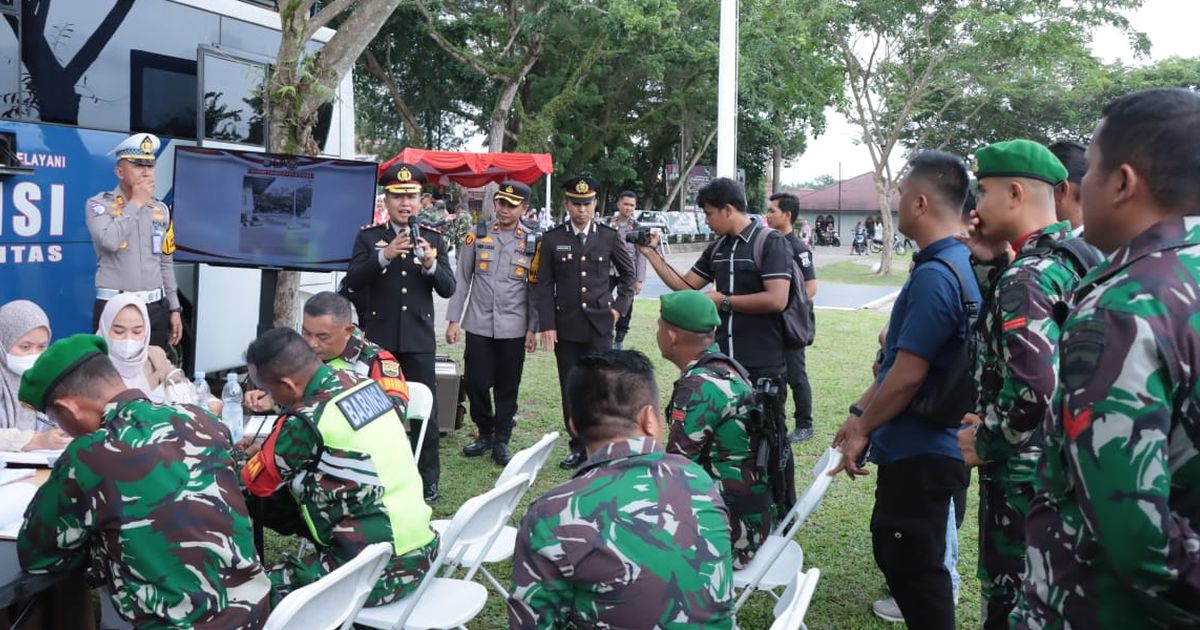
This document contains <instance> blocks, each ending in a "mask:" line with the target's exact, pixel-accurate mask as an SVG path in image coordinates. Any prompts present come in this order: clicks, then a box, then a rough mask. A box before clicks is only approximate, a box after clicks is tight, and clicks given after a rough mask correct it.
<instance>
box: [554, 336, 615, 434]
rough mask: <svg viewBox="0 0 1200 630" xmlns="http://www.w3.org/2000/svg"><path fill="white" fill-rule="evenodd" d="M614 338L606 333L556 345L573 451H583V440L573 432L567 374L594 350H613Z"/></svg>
mask: <svg viewBox="0 0 1200 630" xmlns="http://www.w3.org/2000/svg"><path fill="white" fill-rule="evenodd" d="M612 344H613V338H612V335H611V334H609V335H604V336H599V335H597V336H596V337H593V338H592V339H591V340H590V341H586V342H579V341H563V340H561V339H560V340H558V343H557V344H555V346H554V361H555V363H557V364H558V391H559V394H560V396H561V398H562V410H563V426H564V427H565V428H566V430H567V435H570V436H571V452H572V453H582V452H583V441H582V440H580V439H579V438H578V437H576V436H575V434H574V433H572V432H571V425H570V422H569V419H570V417H571V406H570V403H569V401H568V400H567V376H568V375H570V374H571V368H573V367H575V364H576V363H579V359H581V358H583V357H584V356H586V355H589V354H591V353H593V352H601V351H604V350H612Z"/></svg>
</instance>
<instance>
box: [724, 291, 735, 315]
mask: <svg viewBox="0 0 1200 630" xmlns="http://www.w3.org/2000/svg"><path fill="white" fill-rule="evenodd" d="M732 310H733V302H732V301H731V300H730V297H729V296H728V295H726V296H725V297H723V298H721V312H723V313H728V312H730V311H732Z"/></svg>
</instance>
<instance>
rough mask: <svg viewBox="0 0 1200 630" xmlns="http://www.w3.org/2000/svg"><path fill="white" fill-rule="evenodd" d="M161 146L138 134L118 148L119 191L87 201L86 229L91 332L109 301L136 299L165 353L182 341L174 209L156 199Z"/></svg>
mask: <svg viewBox="0 0 1200 630" xmlns="http://www.w3.org/2000/svg"><path fill="white" fill-rule="evenodd" d="M158 148H159V141H158V138H157V137H155V136H154V135H153V134H149V133H135V134H133V135H132V136H129V137H128V138H126V139H125V140H124V141H123V142H121V144H118V145H117V146H116V147H115V148H114V149H113V150H112V151H111V155H114V156H115V157H116V158H117V166H116V168H115V169H114V170H113V172H114V173H115V174H116V176H117V180H118V183H117V187H116V188H114V189H112V190H111V191H108V192H102V193H99V194H97V195H95V196H93V197H91V198H90V199H88V200H87V204H86V212H87V219H86V222H87V228H88V233H90V234H91V236H92V245H93V246H94V247H95V249H96V301H95V303H94V304H93V306H92V328H93V329H94V328H96V327H97V326H98V325H99V322H100V313H101V312H102V311H103V310H104V305H105V304H106V303H107V302H108V300H110V299H112V298H114V297H116V296H117V295H119V294H121V293H133V294H136V295H137V296H138V297H140V298H141V299H142V301H143V302H145V303H146V311H147V313H148V314H149V316H150V343H152V344H154V345H156V346H160V347H163V348H166V347H167V346H168V345H175V344H176V343H179V339H180V337H182V336H183V319H182V317H181V316H180V306H179V289H178V286H179V285H178V283H177V282H176V280H175V261H174V258H173V256H172V254H174V252H175V230H174V224H173V223H172V220H171V209H170V208H168V207H167V205H166V204H165V203H163V202H162V201H161V200H159V199H157V198H155V197H154V183H155V180H154V161H155V154H156V153H157V152H158Z"/></svg>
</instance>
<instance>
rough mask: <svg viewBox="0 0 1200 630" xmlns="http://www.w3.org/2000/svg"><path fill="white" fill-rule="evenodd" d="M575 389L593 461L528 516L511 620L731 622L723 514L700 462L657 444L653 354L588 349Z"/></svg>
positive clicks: (670, 624)
mask: <svg viewBox="0 0 1200 630" xmlns="http://www.w3.org/2000/svg"><path fill="white" fill-rule="evenodd" d="M568 389H569V391H570V396H569V400H570V401H571V419H572V424H573V426H574V428H575V432H576V434H577V435H579V436H581V437H582V438H583V440H584V442H585V445H586V447H587V450H588V453H589V454H590V457H589V459H588V460H587V462H585V463H584V464H583V466H582V467H581V468H579V470H577V471H576V472H575V475H574V477H573V478H572V479H571V480H570V481H567V482H566V483H563V484H561V485H560V486H558V487H557V488H555V489H553V490H551V491H550V492H548V493H546V494H545V495H543V496H542V497H540V498H538V499H537V500H535V501H534V502H533V503H532V504H531V505H530V506H529V510H528V511H527V512H526V514H525V518H524V519H522V521H521V527H520V530H519V532H518V534H517V541H516V550H515V553H514V556H513V587H512V594H511V595H510V596H509V598H508V619H509V626H510V627H511V628H568V627H577V628H610V627H611V628H696V627H705V628H730V627H731V607H732V588H733V575H732V572H731V571H732V569H731V566H730V556H731V553H730V546H729V519H728V513H727V512H726V510H725V505H724V504H723V503H722V501H721V496H720V494H719V493H718V492H717V488H716V486H715V485H714V484H713V481H712V479H711V478H710V477H709V476H708V475H707V474H706V473H705V472H704V470H703V469H702V468H700V466H698V465H696V464H695V463H693V462H690V461H688V460H687V459H685V458H683V457H680V456H678V455H671V454H667V453H664V452H663V451H662V447H661V446H659V444H658V442H657V441H656V440H655V436H657V435H660V434H661V431H662V421H661V419H660V417H659V413H658V391H657V387H656V386H655V383H654V368H653V366H652V365H651V364H650V361H649V359H647V358H646V357H645V356H644V355H642V354H640V353H637V352H620V351H611V350H610V351H604V352H600V353H597V354H592V355H589V356H587V357H584V358H583V359H581V360H580V361H579V363H578V364H576V367H575V369H574V370H573V371H572V372H571V376H570V378H569V383H568ZM601 409H603V410H606V413H604V414H603V415H601V414H600V413H597V410H601Z"/></svg>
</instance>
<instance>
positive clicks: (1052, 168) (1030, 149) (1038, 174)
mask: <svg viewBox="0 0 1200 630" xmlns="http://www.w3.org/2000/svg"><path fill="white" fill-rule="evenodd" d="M971 166H972V168H973V170H974V171H975V179H984V178H985V177H1024V178H1027V179H1036V180H1039V181H1043V182H1046V183H1048V184H1050V185H1051V186H1057V185H1059V184H1061V183H1063V182H1064V181H1066V179H1067V168H1066V167H1065V166H1063V165H1062V162H1060V161H1058V158H1056V157H1054V154H1053V153H1051V152H1050V149H1047V148H1046V147H1045V146H1044V145H1042V144H1040V143H1037V142H1034V141H1033V140H1006V141H1004V142H997V143H996V144H989V145H988V146H986V147H983V148H982V149H980V150H979V151H976V152H975V159H974V160H973V161H972V164H971Z"/></svg>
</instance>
